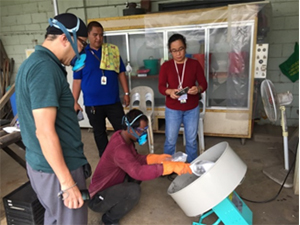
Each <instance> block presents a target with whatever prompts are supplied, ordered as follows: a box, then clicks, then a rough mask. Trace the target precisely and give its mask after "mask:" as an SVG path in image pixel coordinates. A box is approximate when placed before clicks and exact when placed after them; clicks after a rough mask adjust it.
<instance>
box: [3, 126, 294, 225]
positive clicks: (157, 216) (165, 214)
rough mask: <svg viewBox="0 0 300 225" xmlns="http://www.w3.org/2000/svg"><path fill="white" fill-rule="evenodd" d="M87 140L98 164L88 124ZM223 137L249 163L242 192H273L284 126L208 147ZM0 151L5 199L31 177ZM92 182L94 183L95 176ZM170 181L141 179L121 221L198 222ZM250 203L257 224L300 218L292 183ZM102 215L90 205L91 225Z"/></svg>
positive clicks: (209, 140)
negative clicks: (270, 171)
mask: <svg viewBox="0 0 300 225" xmlns="http://www.w3.org/2000/svg"><path fill="white" fill-rule="evenodd" d="M110 135H111V133H110ZM164 139H165V137H164V134H155V136H154V140H155V153H162V151H163V143H164ZM82 140H83V142H84V144H85V154H86V156H87V158H88V160H89V162H90V164H91V165H92V168H93V170H94V168H95V167H96V164H97V162H98V153H97V150H96V145H95V143H94V139H93V134H92V133H91V132H89V130H88V129H82ZM222 141H227V142H228V143H229V145H230V146H231V148H232V149H233V150H234V151H235V152H236V153H237V155H239V157H240V158H241V159H242V160H243V161H244V162H245V163H246V164H247V167H248V170H247V173H246V176H245V179H244V181H243V183H242V184H241V185H240V186H238V187H237V188H236V192H237V193H238V195H239V196H241V197H244V198H247V199H250V200H254V201H264V200H268V199H271V198H272V197H274V196H275V195H276V194H277V192H278V191H279V189H280V185H278V184H277V183H275V182H274V181H272V180H271V179H269V178H268V177H266V176H265V175H264V174H263V173H262V170H263V169H264V168H267V167H269V166H272V165H282V167H283V150H282V149H283V147H282V136H281V128H280V127H275V126H270V125H264V126H259V125H255V127H254V134H253V137H252V139H247V140H246V143H245V144H244V145H242V144H241V139H237V138H222V137H205V145H206V146H205V147H206V149H208V148H209V147H211V146H214V145H215V144H217V143H219V142H222ZM14 150H15V152H17V154H19V155H22V156H23V155H24V152H23V151H22V150H20V149H18V148H16V147H15V148H14ZM138 151H139V152H140V153H142V154H147V153H148V148H147V145H145V146H142V147H138ZM177 151H184V148H183V146H182V135H180V136H179V138H178V145H177ZM0 157H1V200H2V197H3V196H5V195H7V194H8V193H10V192H11V191H13V190H14V189H16V188H18V187H19V186H20V185H22V184H23V183H25V182H27V181H28V178H27V176H26V172H25V169H23V168H22V167H21V166H20V165H19V164H17V163H16V162H15V161H14V160H13V159H12V158H10V156H8V155H7V154H6V153H5V152H3V151H1V152H0ZM290 158H291V160H292V159H293V158H294V154H292V153H291V154H290ZM87 182H88V183H89V182H90V180H88V181H87ZM171 182H172V181H171V180H170V179H168V177H159V178H157V179H155V180H152V181H146V182H142V183H141V188H142V196H141V199H140V201H139V203H138V205H137V206H136V207H135V208H134V209H133V210H132V211H131V212H130V213H129V214H128V215H126V216H125V217H124V218H123V219H122V220H121V221H120V224H124V225H125V224H128V225H129V224H130V225H131V224H193V222H198V221H199V216H198V217H188V216H186V215H185V214H184V212H183V211H182V210H181V208H180V207H179V206H178V205H177V204H176V202H175V201H174V200H173V199H172V197H170V196H169V195H168V194H167V189H168V187H169V185H170V184H171ZM199 191H201V190H199ZM245 203H246V205H247V206H248V207H249V208H250V210H251V211H252V212H253V224H299V196H298V195H295V192H294V190H293V188H283V189H282V191H281V193H280V195H279V196H278V197H277V198H276V199H275V200H274V201H271V202H269V203H260V204H258V203H251V202H248V201H245ZM200 204H201V202H199V205H200ZM0 210H1V211H0V216H1V225H5V224H6V219H5V211H4V208H3V204H2V203H1V206H0ZM216 219H217V217H216V215H214V214H212V215H211V216H209V217H208V218H206V219H205V220H204V221H203V222H204V223H206V224H212V223H213V222H215V221H216ZM100 221H101V215H100V214H98V213H94V212H92V211H89V223H88V224H89V225H96V224H100Z"/></svg>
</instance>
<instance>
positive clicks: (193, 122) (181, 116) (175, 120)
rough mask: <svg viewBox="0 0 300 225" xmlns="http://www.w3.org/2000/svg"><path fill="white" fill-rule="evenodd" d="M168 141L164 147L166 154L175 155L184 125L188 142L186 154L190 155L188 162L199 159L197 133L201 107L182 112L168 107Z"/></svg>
mask: <svg viewBox="0 0 300 225" xmlns="http://www.w3.org/2000/svg"><path fill="white" fill-rule="evenodd" d="M165 120H166V131H165V132H166V141H165V146H164V153H166V154H170V155H172V154H174V153H175V149H176V142H177V138H178V132H179V129H180V125H181V124H182V123H183V125H184V134H185V140H186V146H185V152H186V154H187V155H188V157H187V162H191V161H193V160H194V159H195V158H197V156H198V154H197V150H198V144H197V131H198V123H199V106H197V107H196V108H194V109H191V110H187V111H181V110H173V109H169V108H168V107H166V111H165Z"/></svg>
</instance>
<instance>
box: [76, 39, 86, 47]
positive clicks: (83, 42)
mask: <svg viewBox="0 0 300 225" xmlns="http://www.w3.org/2000/svg"><path fill="white" fill-rule="evenodd" d="M77 39H78V41H79V42H80V43H81V44H82V46H83V48H85V47H86V46H87V45H88V43H86V41H84V40H82V39H81V38H79V37H78V38H77Z"/></svg>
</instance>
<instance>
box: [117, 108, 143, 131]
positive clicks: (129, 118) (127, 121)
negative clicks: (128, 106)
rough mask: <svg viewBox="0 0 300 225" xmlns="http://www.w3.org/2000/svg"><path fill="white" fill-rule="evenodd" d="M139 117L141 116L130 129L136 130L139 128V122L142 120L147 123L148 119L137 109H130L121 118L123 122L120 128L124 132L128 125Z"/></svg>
mask: <svg viewBox="0 0 300 225" xmlns="http://www.w3.org/2000/svg"><path fill="white" fill-rule="evenodd" d="M139 115H142V116H140V117H139V118H138V119H137V120H136V121H134V123H133V124H131V127H132V128H133V129H135V128H138V127H139V126H140V121H141V120H143V121H145V122H147V123H148V118H147V116H145V115H144V114H143V112H142V111H141V110H139V109H132V110H130V111H129V112H128V113H127V114H126V115H125V116H124V117H123V121H122V127H123V130H126V129H127V127H128V126H129V124H130V123H131V122H132V121H133V120H134V119H135V118H136V117H138V116H139Z"/></svg>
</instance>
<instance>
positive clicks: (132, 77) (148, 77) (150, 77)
mask: <svg viewBox="0 0 300 225" xmlns="http://www.w3.org/2000/svg"><path fill="white" fill-rule="evenodd" d="M130 77H131V79H132V80H135V79H157V78H158V75H148V76H146V77H138V76H132V75H131V76H130Z"/></svg>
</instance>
